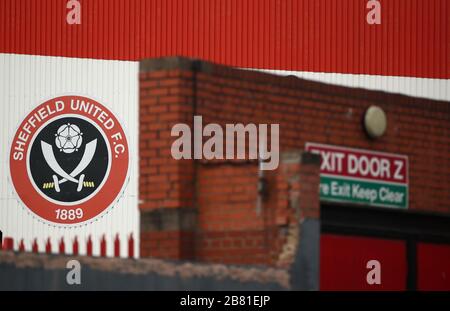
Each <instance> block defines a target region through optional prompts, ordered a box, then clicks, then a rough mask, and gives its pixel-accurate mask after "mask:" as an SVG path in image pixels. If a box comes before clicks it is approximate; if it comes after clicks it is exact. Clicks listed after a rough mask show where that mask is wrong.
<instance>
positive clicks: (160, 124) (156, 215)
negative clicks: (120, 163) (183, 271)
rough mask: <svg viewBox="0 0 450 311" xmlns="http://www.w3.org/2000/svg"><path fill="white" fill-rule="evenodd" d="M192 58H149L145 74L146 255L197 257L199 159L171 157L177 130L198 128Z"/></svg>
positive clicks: (143, 170) (141, 184) (143, 225)
mask: <svg viewBox="0 0 450 311" xmlns="http://www.w3.org/2000/svg"><path fill="white" fill-rule="evenodd" d="M192 66H193V63H192V62H191V61H188V60H185V59H180V58H165V59H155V60H144V61H141V63H140V74H139V92H140V93H139V109H140V113H139V115H140V119H139V133H140V137H139V159H140V163H139V168H140V176H139V197H140V205H139V207H140V212H141V218H140V219H141V244H140V250H141V257H149V256H152V257H160V258H169V259H192V258H193V257H194V254H195V252H194V241H193V233H194V230H195V222H196V209H195V206H194V200H195V198H194V196H195V192H196V191H195V167H194V162H193V160H175V159H173V158H172V156H171V151H170V150H171V146H172V142H173V141H174V140H175V138H174V137H171V129H172V127H173V126H174V125H175V124H177V123H185V124H188V125H189V126H190V127H191V129H192V122H193V114H194V102H195V92H194V86H195V81H194V78H195V75H194V72H193V70H192Z"/></svg>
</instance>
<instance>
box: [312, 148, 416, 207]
mask: <svg viewBox="0 0 450 311" xmlns="http://www.w3.org/2000/svg"><path fill="white" fill-rule="evenodd" d="M305 149H306V151H309V152H311V153H317V154H320V155H321V158H322V161H321V166H320V199H321V201H336V202H346V203H356V204H364V205H371V206H382V207H394V208H408V157H407V156H404V155H397V154H390V153H383V152H375V151H371V150H362V149H354V148H346V147H339V146H332V145H323V144H317V143H306V147H305Z"/></svg>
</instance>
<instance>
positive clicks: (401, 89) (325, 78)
mask: <svg viewBox="0 0 450 311" xmlns="http://www.w3.org/2000/svg"><path fill="white" fill-rule="evenodd" d="M256 70H257V69H256ZM261 71H264V72H268V73H272V74H277V75H282V76H287V75H293V76H297V77H299V78H303V79H307V80H312V81H317V82H323V83H329V84H335V85H341V86H347V87H357V88H363V89H368V90H376V91H384V92H388V93H398V94H403V95H408V96H414V97H421V98H428V99H435V100H444V101H450V79H426V78H411V77H393V76H374V75H357V74H342V73H324V72H305V71H286V70H261Z"/></svg>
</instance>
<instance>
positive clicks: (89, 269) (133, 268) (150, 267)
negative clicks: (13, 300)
mask: <svg viewBox="0 0 450 311" xmlns="http://www.w3.org/2000/svg"><path fill="white" fill-rule="evenodd" d="M72 259H76V260H78V261H79V262H80V264H81V269H82V272H81V278H82V284H81V285H79V286H78V287H77V286H75V287H74V286H72V287H71V286H68V285H67V284H66V274H67V272H68V271H69V270H67V269H66V263H67V262H68V261H69V260H72ZM0 274H1V275H2V277H1V278H0V290H11V289H13V290H20V289H27V290H33V289H34V290H38V289H40V290H45V289H88V290H91V289H96V290H97V289H99V290H101V289H106V290H109V289H114V290H116V289H133V290H136V289H140V290H283V289H284V290H286V289H289V274H288V272H287V270H283V269H275V268H260V267H251V266H250V267H239V266H226V265H221V264H194V263H189V262H184V263H183V262H170V261H165V260H158V259H140V260H134V259H117V258H111V259H109V258H92V257H70V256H59V255H46V254H33V253H14V252H0ZM24 279H26V280H27V281H26V282H24ZM16 280H18V281H17V282H16ZM33 284H34V285H33ZM38 284H39V285H38Z"/></svg>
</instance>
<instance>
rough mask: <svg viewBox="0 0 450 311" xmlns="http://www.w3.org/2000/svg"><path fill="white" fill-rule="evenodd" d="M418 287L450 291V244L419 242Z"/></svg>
mask: <svg viewBox="0 0 450 311" xmlns="http://www.w3.org/2000/svg"><path fill="white" fill-rule="evenodd" d="M417 289H418V290H443V291H450V245H446V244H430V243H417Z"/></svg>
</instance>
